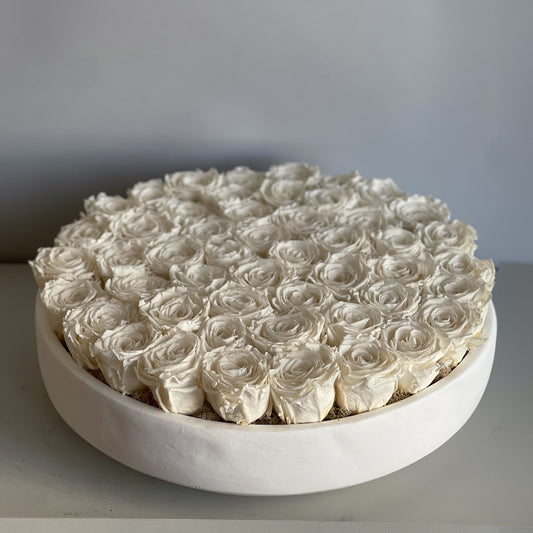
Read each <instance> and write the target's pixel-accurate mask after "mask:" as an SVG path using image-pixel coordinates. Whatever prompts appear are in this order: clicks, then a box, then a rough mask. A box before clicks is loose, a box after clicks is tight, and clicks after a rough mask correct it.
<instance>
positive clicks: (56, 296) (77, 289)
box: [39, 278, 105, 339]
mask: <svg viewBox="0 0 533 533" xmlns="http://www.w3.org/2000/svg"><path fill="white" fill-rule="evenodd" d="M39 296H40V298H41V302H42V303H43V305H44V306H45V308H46V311H47V315H48V318H49V320H50V325H51V326H52V329H53V330H54V332H55V333H56V335H57V336H58V337H59V338H60V339H62V338H63V318H64V316H65V314H66V312H67V311H68V310H69V309H74V308H76V307H79V306H80V305H84V304H86V303H88V302H90V301H91V300H95V299H96V298H102V297H104V296H105V292H104V291H103V290H102V287H101V285H100V283H99V282H98V281H95V280H90V279H73V280H67V279H64V278H57V279H53V280H50V281H47V282H46V283H45V285H44V288H43V290H42V291H41V292H40V294H39Z"/></svg>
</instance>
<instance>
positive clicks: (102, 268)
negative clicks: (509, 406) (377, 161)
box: [30, 163, 494, 423]
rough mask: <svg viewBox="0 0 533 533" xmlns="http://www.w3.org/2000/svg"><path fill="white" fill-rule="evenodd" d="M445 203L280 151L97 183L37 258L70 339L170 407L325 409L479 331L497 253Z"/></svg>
mask: <svg viewBox="0 0 533 533" xmlns="http://www.w3.org/2000/svg"><path fill="white" fill-rule="evenodd" d="M475 239H476V233H475V231H474V229H473V228H472V227H471V226H469V225H468V224H465V223H463V222H460V221H458V220H450V213H449V211H448V209H447V207H446V205H445V204H444V203H442V202H441V201H439V200H436V199H434V198H431V197H425V196H418V195H411V196H408V195H406V194H404V193H402V192H401V191H400V190H399V189H398V188H397V186H396V185H395V184H394V182H393V181H392V180H390V179H384V180H378V179H373V180H366V179H364V178H362V177H361V176H360V175H359V174H357V173H356V172H354V173H349V174H344V175H332V176H324V175H321V174H320V172H319V171H318V169H317V168H315V167H311V166H308V165H305V164H299V163H289V164H285V165H279V166H275V167H272V168H271V169H270V170H269V171H268V172H266V173H262V172H255V171H252V170H250V169H248V168H245V167H237V168H235V169H234V170H232V171H230V172H226V173H218V172H217V171H215V170H209V171H207V172H204V171H199V170H198V171H190V172H178V173H175V174H171V175H167V176H166V177H165V178H164V179H162V180H159V179H157V180H150V181H147V182H142V183H138V184H136V185H135V186H134V187H133V188H132V189H130V190H129V191H128V194H127V196H126V197H120V196H108V195H106V194H103V193H101V194H99V195H97V196H96V197H91V198H89V199H87V200H86V201H85V212H84V213H83V214H82V216H81V217H80V218H79V219H78V220H76V221H74V222H73V223H71V224H69V225H67V226H64V227H63V228H62V229H61V231H60V232H59V234H58V236H57V237H56V241H55V246H54V247H50V248H42V249H40V250H39V252H38V255H37V257H36V258H35V260H34V261H31V262H30V264H31V267H32V269H33V273H34V276H35V279H36V281H37V283H38V285H39V287H40V289H41V292H40V296H41V301H42V303H43V304H44V306H45V308H46V310H47V312H48V315H49V317H50V321H51V324H52V326H53V328H54V330H55V331H56V333H57V334H58V336H59V337H60V338H61V339H62V340H63V339H64V342H65V343H66V345H67V347H68V349H69V351H70V353H71V355H72V357H73V358H74V359H75V360H76V361H77V362H78V363H79V364H80V365H81V366H82V367H84V368H88V369H96V368H98V369H100V370H101V372H102V374H103V375H104V377H105V379H106V381H107V383H108V384H109V385H110V386H111V387H113V388H114V389H116V390H117V391H120V392H122V393H124V394H131V393H135V392H138V391H141V390H143V389H146V388H149V389H150V390H151V392H152V394H153V396H154V398H155V399H156V400H157V402H158V403H159V405H160V407H161V408H162V409H163V410H165V411H168V412H173V413H182V414H194V413H195V412H197V411H198V410H199V409H200V408H201V407H202V405H203V403H204V400H205V398H206V397H207V400H208V402H209V403H210V404H211V406H212V407H213V409H214V410H215V411H216V412H217V413H218V414H219V415H220V416H221V417H222V418H223V419H224V420H227V421H233V422H237V423H251V422H253V421H255V420H257V419H258V418H260V417H261V416H263V415H264V414H265V412H267V411H268V410H269V409H272V408H273V409H275V411H276V412H277V413H278V415H279V416H280V418H281V419H282V420H283V421H284V422H286V423H300V422H315V421H320V420H322V419H323V418H324V417H325V416H326V415H327V413H328V412H329V410H330V409H331V407H332V406H333V404H334V402H336V404H337V405H338V406H339V407H341V408H342V409H345V410H347V411H349V412H352V413H359V412H363V411H368V410H371V409H375V408H377V407H380V406H383V405H385V404H386V403H387V402H388V401H389V400H390V398H391V396H392V395H393V393H394V392H395V391H397V390H398V391H400V392H408V393H416V392H418V391H420V390H422V389H424V388H425V387H427V386H428V385H429V384H430V383H431V382H432V381H433V380H434V379H435V377H436V376H437V374H438V373H439V372H440V371H441V370H442V369H443V368H452V367H454V366H455V365H457V364H458V363H459V362H460V360H461V359H462V357H463V356H464V354H465V353H466V352H467V351H468V349H469V348H471V347H472V346H473V345H474V344H475V343H476V342H480V340H479V336H480V333H481V330H482V326H483V321H484V316H485V313H486V310H487V306H488V303H489V301H490V298H491V289H492V286H493V283H494V267H493V264H492V262H491V261H490V260H480V259H478V258H476V257H475V256H474V255H473V252H474V250H475V247H476V246H475Z"/></svg>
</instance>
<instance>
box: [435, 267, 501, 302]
mask: <svg viewBox="0 0 533 533" xmlns="http://www.w3.org/2000/svg"><path fill="white" fill-rule="evenodd" d="M490 289H491V287H490V286H488V285H487V283H485V281H484V280H483V279H482V278H481V277H477V276H475V275H474V274H462V275H461V274H459V275H453V274H439V275H435V276H433V277H431V278H429V279H427V280H426V284H425V286H424V294H426V295H428V296H431V295H432V296H446V297H448V298H452V299H454V300H458V301H460V302H464V303H469V304H470V305H473V306H474V307H477V308H478V309H483V308H484V307H485V306H486V305H487V304H488V302H489V301H490V298H491V293H490Z"/></svg>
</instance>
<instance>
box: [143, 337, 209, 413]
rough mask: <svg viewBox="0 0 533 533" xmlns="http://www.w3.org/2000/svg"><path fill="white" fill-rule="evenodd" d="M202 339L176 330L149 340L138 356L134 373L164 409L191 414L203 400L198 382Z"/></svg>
mask: <svg viewBox="0 0 533 533" xmlns="http://www.w3.org/2000/svg"><path fill="white" fill-rule="evenodd" d="M203 352H204V349H203V345H202V342H201V340H200V339H199V338H198V337H197V336H196V335H195V334H194V333H191V332H185V331H177V332H175V333H174V334H173V335H172V336H171V337H167V338H163V339H161V341H159V342H157V343H154V344H151V345H150V346H149V348H148V349H147V350H146V352H145V354H144V357H140V358H139V359H138V360H137V367H136V371H137V376H138V378H139V380H140V381H141V382H142V383H144V384H145V385H146V386H147V387H148V388H149V389H150V391H151V392H152V394H153V396H154V398H155V399H156V401H157V403H158V405H159V407H161V409H163V411H165V412H167V413H181V414H185V415H190V414H193V413H195V412H196V411H198V410H199V409H200V408H201V407H202V405H203V403H204V392H203V390H202V388H201V386H200V377H201V362H202V357H203Z"/></svg>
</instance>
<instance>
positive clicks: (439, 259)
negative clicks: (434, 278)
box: [435, 249, 496, 289]
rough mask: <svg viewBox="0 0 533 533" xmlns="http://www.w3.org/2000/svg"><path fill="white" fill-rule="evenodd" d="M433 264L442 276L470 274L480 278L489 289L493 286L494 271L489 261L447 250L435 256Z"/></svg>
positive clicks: (459, 251) (461, 252) (454, 250)
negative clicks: (446, 274) (435, 264)
mask: <svg viewBox="0 0 533 533" xmlns="http://www.w3.org/2000/svg"><path fill="white" fill-rule="evenodd" d="M435 262H436V263H437V265H438V269H439V271H440V272H441V273H443V274H444V273H448V274H459V275H462V274H472V275H475V276H479V277H480V278H482V279H483V281H484V282H485V283H486V284H487V286H488V287H490V288H491V289H492V287H493V285H494V277H495V274H496V271H495V268H494V263H493V262H492V261H491V260H490V259H478V258H477V257H474V256H473V255H470V254H468V253H466V252H463V251H461V250H456V249H448V250H444V251H442V252H441V253H439V254H438V255H436V256H435Z"/></svg>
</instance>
